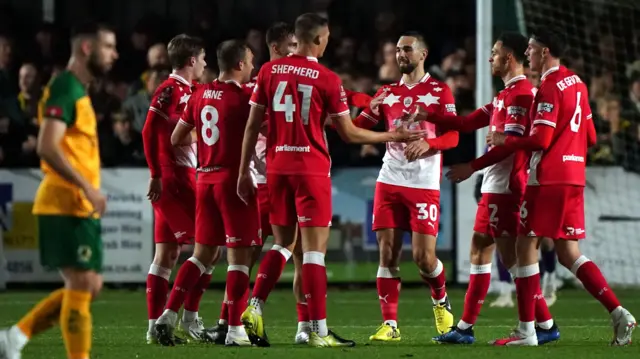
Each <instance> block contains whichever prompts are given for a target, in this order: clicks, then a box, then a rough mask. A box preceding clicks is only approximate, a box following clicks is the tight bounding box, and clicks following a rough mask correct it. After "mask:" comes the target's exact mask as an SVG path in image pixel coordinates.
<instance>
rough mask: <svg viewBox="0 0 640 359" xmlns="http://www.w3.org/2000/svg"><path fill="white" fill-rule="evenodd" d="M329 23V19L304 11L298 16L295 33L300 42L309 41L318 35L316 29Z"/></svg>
mask: <svg viewBox="0 0 640 359" xmlns="http://www.w3.org/2000/svg"><path fill="white" fill-rule="evenodd" d="M328 24H329V20H327V19H325V18H324V17H322V16H320V15H318V14H316V13H306V14H302V15H300V16H298V18H297V19H296V25H295V34H296V37H297V38H298V41H300V42H306V43H310V42H312V41H313V39H314V38H315V37H316V36H317V35H318V30H319V29H320V28H322V27H324V26H327V25H328Z"/></svg>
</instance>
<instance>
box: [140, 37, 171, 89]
mask: <svg viewBox="0 0 640 359" xmlns="http://www.w3.org/2000/svg"><path fill="white" fill-rule="evenodd" d="M147 66H148V68H147V69H146V70H145V71H144V72H143V73H142V74H141V75H140V78H139V79H138V80H136V81H135V82H134V83H133V85H132V86H131V92H130V93H131V94H135V93H136V92H138V91H142V92H144V91H145V87H146V84H147V80H148V77H149V72H150V71H151V69H153V68H154V67H162V66H169V53H168V52H167V46H166V45H165V44H163V43H157V44H155V45H153V46H151V47H150V48H149V51H147Z"/></svg>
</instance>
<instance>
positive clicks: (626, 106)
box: [622, 72, 640, 123]
mask: <svg viewBox="0 0 640 359" xmlns="http://www.w3.org/2000/svg"><path fill="white" fill-rule="evenodd" d="M622 101H623V102H622V111H623V116H624V117H626V118H628V119H629V120H631V121H633V122H635V123H640V72H634V73H632V74H631V76H630V82H629V92H628V95H627V96H625V97H623V99H622Z"/></svg>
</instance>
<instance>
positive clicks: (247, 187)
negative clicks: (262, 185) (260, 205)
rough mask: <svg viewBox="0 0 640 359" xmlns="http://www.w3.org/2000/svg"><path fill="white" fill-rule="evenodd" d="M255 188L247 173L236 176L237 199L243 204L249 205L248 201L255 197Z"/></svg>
mask: <svg viewBox="0 0 640 359" xmlns="http://www.w3.org/2000/svg"><path fill="white" fill-rule="evenodd" d="M255 193H256V188H255V187H254V186H253V180H252V179H251V176H250V175H249V173H245V174H241V175H239V176H238V197H240V199H241V200H242V202H244V203H245V204H248V203H249V199H250V198H251V197H252V196H255Z"/></svg>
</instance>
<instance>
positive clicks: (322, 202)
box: [267, 174, 333, 227]
mask: <svg viewBox="0 0 640 359" xmlns="http://www.w3.org/2000/svg"><path fill="white" fill-rule="evenodd" d="M267 183H268V186H269V202H270V203H271V212H270V213H269V221H270V222H271V224H273V225H276V226H293V225H295V224H296V223H298V225H299V226H300V227H329V226H330V225H331V218H332V217H333V212H332V210H331V178H330V177H325V176H304V175H278V174H267Z"/></svg>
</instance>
